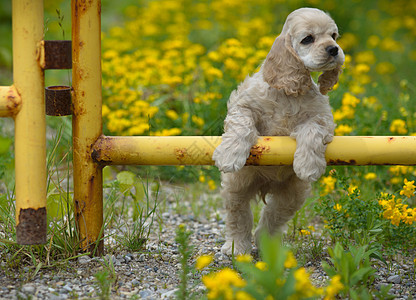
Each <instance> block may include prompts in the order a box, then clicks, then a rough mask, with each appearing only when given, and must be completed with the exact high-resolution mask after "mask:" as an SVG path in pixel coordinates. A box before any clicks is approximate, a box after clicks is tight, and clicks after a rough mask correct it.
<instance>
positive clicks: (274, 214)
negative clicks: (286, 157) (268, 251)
mask: <svg viewBox="0 0 416 300" xmlns="http://www.w3.org/2000/svg"><path fill="white" fill-rule="evenodd" d="M310 190H311V184H310V183H309V182H306V181H303V180H300V179H299V178H298V177H297V176H295V175H293V176H292V177H291V178H289V179H288V180H287V181H285V182H283V183H279V184H277V185H276V186H274V187H273V188H272V190H271V191H270V194H269V195H268V197H267V202H266V203H267V204H266V205H265V206H264V207H263V209H262V212H261V217H260V221H259V225H258V227H257V229H256V231H255V241H256V244H257V245H258V243H259V239H260V234H262V233H263V232H266V233H269V234H270V235H273V234H276V233H282V232H283V231H284V230H285V229H286V223H287V222H288V221H289V220H290V219H292V217H293V216H294V214H295V213H296V211H298V210H299V209H300V208H301V207H302V205H303V203H304V202H305V200H306V198H307V197H308V196H309V193H310Z"/></svg>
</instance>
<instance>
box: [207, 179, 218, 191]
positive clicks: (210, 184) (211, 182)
mask: <svg viewBox="0 0 416 300" xmlns="http://www.w3.org/2000/svg"><path fill="white" fill-rule="evenodd" d="M208 188H209V189H210V190H215V189H216V188H217V185H216V184H215V181H214V180H212V179H211V180H208Z"/></svg>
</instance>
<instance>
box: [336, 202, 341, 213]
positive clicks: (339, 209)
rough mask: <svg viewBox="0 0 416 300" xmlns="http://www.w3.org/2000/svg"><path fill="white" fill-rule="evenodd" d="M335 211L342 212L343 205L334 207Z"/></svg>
mask: <svg viewBox="0 0 416 300" xmlns="http://www.w3.org/2000/svg"><path fill="white" fill-rule="evenodd" d="M334 209H335V210H337V211H341V209H342V205H341V204H339V203H337V204H335V205H334Z"/></svg>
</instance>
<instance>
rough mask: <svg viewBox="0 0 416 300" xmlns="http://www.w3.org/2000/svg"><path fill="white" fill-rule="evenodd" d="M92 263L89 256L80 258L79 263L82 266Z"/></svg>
mask: <svg viewBox="0 0 416 300" xmlns="http://www.w3.org/2000/svg"><path fill="white" fill-rule="evenodd" d="M89 262H91V257H89V256H88V255H85V256H80V257H78V263H79V264H81V265H84V264H88V263H89Z"/></svg>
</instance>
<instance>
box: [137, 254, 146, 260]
mask: <svg viewBox="0 0 416 300" xmlns="http://www.w3.org/2000/svg"><path fill="white" fill-rule="evenodd" d="M145 258H146V256H145V255H144V254H140V256H139V258H138V261H139V262H143V261H144V260H145Z"/></svg>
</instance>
